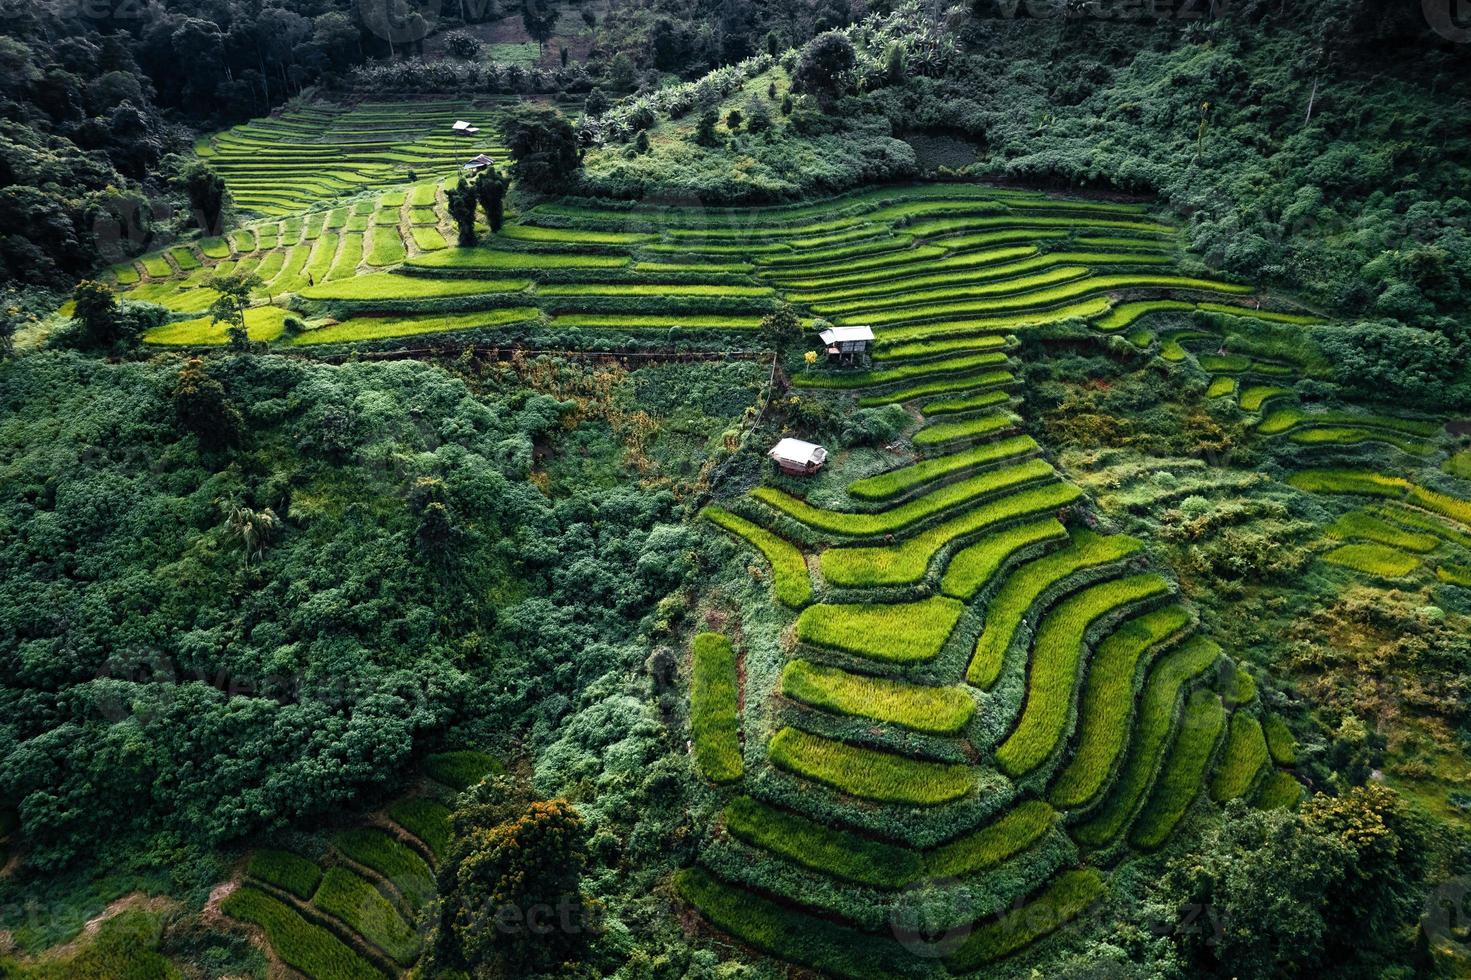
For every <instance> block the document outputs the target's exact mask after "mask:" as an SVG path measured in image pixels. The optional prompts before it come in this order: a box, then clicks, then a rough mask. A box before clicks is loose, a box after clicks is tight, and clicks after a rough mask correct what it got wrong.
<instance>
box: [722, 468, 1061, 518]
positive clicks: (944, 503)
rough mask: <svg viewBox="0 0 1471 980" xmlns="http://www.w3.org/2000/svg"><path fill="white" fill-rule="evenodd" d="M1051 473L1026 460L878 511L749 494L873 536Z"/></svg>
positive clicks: (792, 513)
mask: <svg viewBox="0 0 1471 980" xmlns="http://www.w3.org/2000/svg"><path fill="white" fill-rule="evenodd" d="M1051 474H1052V467H1051V466H1050V465H1049V464H1048V463H1046V462H1045V461H1043V460H1039V459H1038V460H1028V461H1027V462H1025V463H1021V464H1018V465H1016V466H1010V467H1006V468H1005V469H1000V470H990V471H986V472H983V473H978V474H976V475H975V476H972V477H969V478H967V479H965V480H961V481H960V482H958V483H951V484H947V485H945V486H943V487H940V488H938V489H936V490H932V491H930V492H929V493H927V494H925V495H924V496H922V497H917V498H915V499H914V500H910V501H908V502H906V503H903V504H900V505H898V506H897V507H891V508H889V509H888V510H881V511H841V510H824V509H823V508H821V507H814V506H812V505H811V504H809V503H807V502H806V501H805V500H801V499H800V498H797V497H793V496H792V495H791V494H789V493H787V492H786V491H784V490H779V489H777V488H775V487H757V488H756V489H754V490H752V491H751V496H752V497H754V498H755V499H756V500H759V501H761V502H762V503H764V504H766V505H767V506H768V507H772V508H775V509H776V510H779V511H781V512H782V513H783V514H786V515H787V516H788V517H791V518H794V519H796V520H798V521H801V522H802V523H803V524H806V525H807V526H808V527H813V528H816V529H817V530H819V531H830V532H832V533H834V534H842V535H846V536H849V537H875V536H877V535H880V534H894V533H896V532H899V531H903V530H904V529H905V528H907V527H909V526H911V525H913V524H916V523H918V522H920V521H922V520H925V519H927V518H930V517H934V516H936V515H938V514H940V513H943V512H944V511H946V510H949V509H950V508H952V507H956V506H958V505H960V504H965V503H971V502H973V501H974V500H975V499H976V498H977V497H982V496H985V495H986V494H989V493H994V492H996V491H997V490H999V489H1002V488H1004V487H1007V486H1014V485H1015V484H1016V483H1017V482H1020V481H1024V480H1027V479H1039V478H1041V477H1044V476H1049V475H1051Z"/></svg>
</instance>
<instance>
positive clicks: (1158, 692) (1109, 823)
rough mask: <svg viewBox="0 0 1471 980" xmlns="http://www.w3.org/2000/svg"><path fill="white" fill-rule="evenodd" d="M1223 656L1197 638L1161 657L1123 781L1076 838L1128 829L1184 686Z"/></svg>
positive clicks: (1101, 837) (1097, 841) (1096, 840)
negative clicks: (1127, 826) (1125, 826)
mask: <svg viewBox="0 0 1471 980" xmlns="http://www.w3.org/2000/svg"><path fill="white" fill-rule="evenodd" d="M1220 655H1221V648H1220V647H1218V646H1216V644H1214V643H1212V642H1211V641H1210V640H1207V639H1205V638H1203V637H1196V638H1194V639H1192V640H1190V641H1188V642H1186V643H1184V644H1182V645H1181V646H1180V647H1179V648H1178V649H1176V650H1173V651H1171V652H1170V653H1168V654H1166V655H1165V656H1164V657H1162V658H1160V660H1158V661H1157V662H1156V663H1155V664H1154V666H1153V667H1152V668H1151V669H1150V671H1149V675H1148V677H1147V679H1146V680H1145V682H1144V694H1143V697H1142V698H1141V699H1140V702H1139V711H1138V713H1137V714H1136V716H1135V719H1134V726H1133V732H1132V735H1133V737H1132V739H1131V740H1130V742H1129V748H1128V754H1127V755H1126V757H1125V759H1124V764H1123V768H1122V769H1120V770H1119V775H1118V780H1117V781H1116V782H1115V783H1114V786H1113V790H1112V792H1111V793H1110V795H1109V796H1108V798H1107V799H1106V800H1105V801H1104V803H1103V806H1102V807H1100V808H1099V810H1098V812H1097V813H1096V814H1094V815H1093V817H1092V818H1091V819H1090V820H1088V822H1087V823H1084V824H1082V825H1080V826H1079V827H1078V828H1077V830H1076V831H1075V833H1074V838H1075V839H1076V840H1078V841H1079V842H1080V843H1083V844H1087V845H1089V846H1093V847H1097V846H1101V845H1103V844H1107V843H1108V842H1110V841H1112V840H1115V839H1116V838H1117V837H1118V836H1119V834H1120V833H1121V832H1122V831H1123V829H1124V825H1125V824H1127V823H1128V822H1129V819H1130V818H1131V817H1132V816H1133V815H1134V811H1135V810H1136V809H1137V808H1138V806H1139V802H1140V801H1141V800H1143V799H1144V794H1145V793H1146V792H1148V790H1149V788H1150V784H1151V783H1153V782H1154V776H1155V770H1156V768H1157V767H1158V765H1159V760H1160V758H1161V757H1162V756H1163V755H1164V753H1165V748H1166V743H1167V742H1168V740H1169V737H1170V732H1171V730H1172V729H1173V728H1174V725H1175V707H1176V705H1177V704H1178V703H1179V701H1180V692H1181V690H1182V688H1183V687H1184V686H1185V685H1186V684H1187V683H1188V682H1189V681H1190V680H1191V679H1192V678H1194V677H1197V676H1198V675H1200V674H1201V673H1203V672H1204V671H1206V670H1207V669H1208V668H1209V667H1210V666H1211V664H1213V663H1215V662H1216V660H1217V658H1219V657H1220Z"/></svg>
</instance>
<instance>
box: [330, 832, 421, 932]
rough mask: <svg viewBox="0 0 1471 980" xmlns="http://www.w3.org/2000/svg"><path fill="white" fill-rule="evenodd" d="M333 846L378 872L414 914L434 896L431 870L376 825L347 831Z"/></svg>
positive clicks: (408, 848) (401, 843) (396, 839)
mask: <svg viewBox="0 0 1471 980" xmlns="http://www.w3.org/2000/svg"><path fill="white" fill-rule="evenodd" d="M332 846H333V847H335V848H337V850H338V851H340V852H341V853H343V854H345V855H346V856H347V857H349V858H351V859H352V860H353V861H356V862H357V863H358V864H361V865H362V866H363V867H365V868H371V869H372V870H374V871H376V872H378V873H379V874H381V875H382V876H383V877H384V879H385V880H387V881H388V882H389V884H391V885H392V886H393V888H394V889H395V890H396V891H397V892H398V893H399V894H400V895H402V896H403V898H404V901H405V902H407V903H408V906H409V908H410V910H412V911H413V912H414V913H415V914H417V913H418V912H419V911H420V910H421V909H423V908H424V907H425V906H426V905H428V904H429V901H430V899H432V898H433V897H434V895H435V885H434V872H433V870H431V869H430V867H429V865H428V864H426V863H425V862H424V859H423V858H421V857H419V855H418V854H417V853H416V852H415V851H414V850H413V848H411V847H409V846H408V845H406V844H404V843H403V842H401V841H400V840H398V838H396V837H394V836H392V835H391V834H389V833H387V832H386V831H383V830H380V829H378V828H376V827H365V828H361V829H357V830H346V831H343V832H342V833H340V834H338V835H337V836H336V837H334V838H333V839H332Z"/></svg>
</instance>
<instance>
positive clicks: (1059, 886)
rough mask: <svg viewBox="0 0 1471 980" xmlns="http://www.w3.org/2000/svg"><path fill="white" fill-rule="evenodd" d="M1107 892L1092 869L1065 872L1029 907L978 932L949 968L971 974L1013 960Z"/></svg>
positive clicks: (955, 955)
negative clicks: (990, 965) (1011, 958)
mask: <svg viewBox="0 0 1471 980" xmlns="http://www.w3.org/2000/svg"><path fill="white" fill-rule="evenodd" d="M1105 890H1106V888H1105V886H1104V883H1103V877H1102V876H1101V875H1100V874H1099V873H1098V872H1097V871H1095V870H1094V869H1092V868H1075V869H1073V870H1071V871H1065V872H1063V873H1062V874H1060V875H1058V876H1057V877H1056V878H1054V879H1053V880H1052V881H1051V882H1050V883H1049V884H1048V885H1047V887H1046V888H1044V889H1043V890H1042V891H1041V892H1040V893H1039V894H1038V895H1037V896H1036V897H1034V898H1033V899H1032V900H1031V901H1029V902H1027V904H1025V905H1023V906H1020V907H1018V908H1013V909H1011V910H1010V911H1008V912H1006V913H1005V914H1004V915H1002V916H1001V918H999V919H997V920H995V921H992V922H987V923H986V924H985V925H983V926H981V927H980V928H978V929H976V931H975V932H973V933H971V934H970V936H969V938H967V939H966V940H965V942H964V943H962V944H961V946H960V948H959V949H957V950H956V951H955V954H954V955H953V956H952V957H950V959H949V960H947V961H946V965H947V966H948V967H949V968H950V969H951V970H952V971H956V972H968V971H971V970H975V969H978V968H979V967H981V966H983V965H985V964H987V963H992V962H995V961H996V960H999V959H1003V958H1005V957H1007V956H1010V955H1012V954H1013V953H1015V952H1016V951H1017V950H1020V949H1023V948H1025V947H1026V946H1029V945H1031V944H1032V943H1034V942H1036V941H1037V940H1039V939H1041V938H1042V937H1043V936H1046V935H1049V934H1051V933H1053V932H1055V931H1057V930H1058V929H1059V928H1061V927H1062V926H1064V925H1066V924H1067V923H1069V922H1071V921H1072V920H1073V919H1075V918H1077V917H1078V916H1079V915H1080V914H1082V912H1083V910H1085V909H1086V908H1088V906H1090V905H1092V904H1093V903H1094V902H1096V901H1098V899H1099V898H1101V897H1102V896H1103V893H1104V891H1105Z"/></svg>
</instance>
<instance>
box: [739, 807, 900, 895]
mask: <svg viewBox="0 0 1471 980" xmlns="http://www.w3.org/2000/svg"><path fill="white" fill-rule="evenodd" d="M725 829H726V831H727V832H728V833H730V834H731V835H732V836H734V837H737V838H739V839H740V840H743V841H745V842H746V843H747V844H751V845H752V846H754V847H759V848H761V849H762V850H765V851H770V852H771V853H773V854H777V855H780V856H781V857H783V858H786V859H787V860H788V861H792V862H794V863H796V864H800V865H802V866H803V867H806V868H810V869H812V870H813V871H817V872H820V873H822V874H826V875H831V876H833V877H836V878H842V879H843V880H845V881H851V882H854V883H856V884H859V885H869V886H871V887H873V888H884V889H895V888H903V887H904V886H905V885H907V884H909V883H910V882H912V881H915V880H916V879H918V878H919V877H920V876H921V875H922V874H924V861H923V858H922V857H921V855H920V854H919V852H917V851H913V850H911V849H909V848H907V847H898V846H895V845H893V844H888V843H885V842H883V841H878V840H874V839H872V838H869V837H861V836H859V835H857V834H852V833H848V832H846V831H843V830H838V829H836V828H833V827H830V826H828V825H826V824H822V823H817V822H816V821H813V820H809V819H808V818H806V817H804V816H802V815H801V814H798V813H792V812H790V811H788V810H780V809H777V808H776V807H772V806H768V805H767V804H765V803H761V802H759V801H757V800H753V799H751V798H750V797H748V796H737V797H736V798H735V799H733V800H731V801H730V803H729V804H728V805H727V806H726V808H725Z"/></svg>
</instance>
